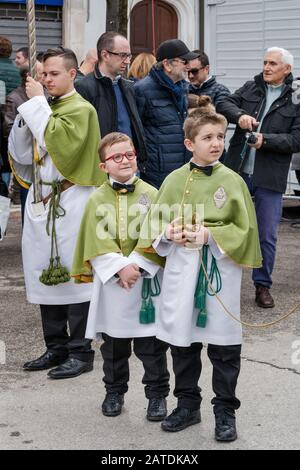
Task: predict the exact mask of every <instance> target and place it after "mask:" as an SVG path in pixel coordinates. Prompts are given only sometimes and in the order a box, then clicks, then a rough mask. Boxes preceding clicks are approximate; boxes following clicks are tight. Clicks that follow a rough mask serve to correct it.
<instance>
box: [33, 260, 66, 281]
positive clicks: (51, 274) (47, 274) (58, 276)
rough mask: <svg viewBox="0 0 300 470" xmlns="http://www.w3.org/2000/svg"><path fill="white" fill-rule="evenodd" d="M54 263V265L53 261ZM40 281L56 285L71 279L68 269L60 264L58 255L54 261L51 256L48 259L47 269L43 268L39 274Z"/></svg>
mask: <svg viewBox="0 0 300 470" xmlns="http://www.w3.org/2000/svg"><path fill="white" fill-rule="evenodd" d="M55 262H56V264H55V265H54V263H55ZM39 279H40V282H41V283H42V284H44V285H45V286H57V285H58V284H62V283H65V282H69V281H70V279H71V276H70V273H69V271H68V269H67V268H66V267H64V266H62V265H61V263H60V257H59V256H57V257H56V258H55V261H54V259H53V258H51V259H50V264H49V267H48V269H44V270H43V273H42V275H41V276H40V278H39Z"/></svg>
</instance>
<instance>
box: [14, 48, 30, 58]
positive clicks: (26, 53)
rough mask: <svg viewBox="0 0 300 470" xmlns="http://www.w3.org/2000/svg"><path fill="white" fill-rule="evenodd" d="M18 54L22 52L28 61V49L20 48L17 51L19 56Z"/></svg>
mask: <svg viewBox="0 0 300 470" xmlns="http://www.w3.org/2000/svg"><path fill="white" fill-rule="evenodd" d="M18 52H22V54H23V56H24V57H25V59H28V55H29V51H28V47H20V49H18V50H17V54H18Z"/></svg>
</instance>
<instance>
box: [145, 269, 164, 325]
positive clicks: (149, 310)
mask: <svg viewBox="0 0 300 470" xmlns="http://www.w3.org/2000/svg"><path fill="white" fill-rule="evenodd" d="M152 286H153V288H152ZM160 292H161V289H160V284H159V280H158V278H157V276H154V278H153V279H144V280H143V287H142V307H141V310H140V323H141V324H142V325H149V324H150V323H154V322H155V307H154V305H153V301H152V297H157V296H158V295H160Z"/></svg>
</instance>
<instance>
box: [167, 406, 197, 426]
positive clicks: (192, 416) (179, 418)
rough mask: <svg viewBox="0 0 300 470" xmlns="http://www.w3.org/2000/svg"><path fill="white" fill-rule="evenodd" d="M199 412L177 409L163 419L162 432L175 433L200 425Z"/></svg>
mask: <svg viewBox="0 0 300 470" xmlns="http://www.w3.org/2000/svg"><path fill="white" fill-rule="evenodd" d="M200 421H201V416H200V410H189V409H188V408H181V407H177V408H175V410H173V411H172V413H171V414H170V415H169V416H168V417H167V418H165V419H164V421H163V422H162V423H161V427H162V429H163V430H164V431H169V432H176V431H182V430H183V429H185V428H187V427H188V426H191V425H192V424H197V423H200Z"/></svg>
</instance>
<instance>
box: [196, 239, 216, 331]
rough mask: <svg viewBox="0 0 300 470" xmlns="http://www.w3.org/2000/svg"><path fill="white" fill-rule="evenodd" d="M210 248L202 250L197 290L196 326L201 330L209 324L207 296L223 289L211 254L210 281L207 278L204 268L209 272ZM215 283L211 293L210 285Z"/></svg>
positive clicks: (204, 247) (206, 247)
mask: <svg viewBox="0 0 300 470" xmlns="http://www.w3.org/2000/svg"><path fill="white" fill-rule="evenodd" d="M207 264H208V246H207V245H204V246H203V248H202V260H201V266H200V270H199V275H198V281H197V285H196V289H195V304H194V305H195V307H196V308H197V309H199V314H198V317H197V322H196V325H197V326H198V327H199V328H205V327H206V322H207V312H206V295H210V296H211V297H212V296H214V295H215V294H218V293H219V292H220V290H221V289H222V278H221V274H220V271H219V268H218V265H217V261H216V259H215V257H214V256H213V255H212V254H211V264H210V271H209V274H208V279H207V278H206V276H205V272H204V269H203V266H204V268H205V270H206V272H208V269H207ZM214 283H215V286H216V287H214V291H213V292H210V291H209V284H210V285H211V286H212V285H213V284H214Z"/></svg>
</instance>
